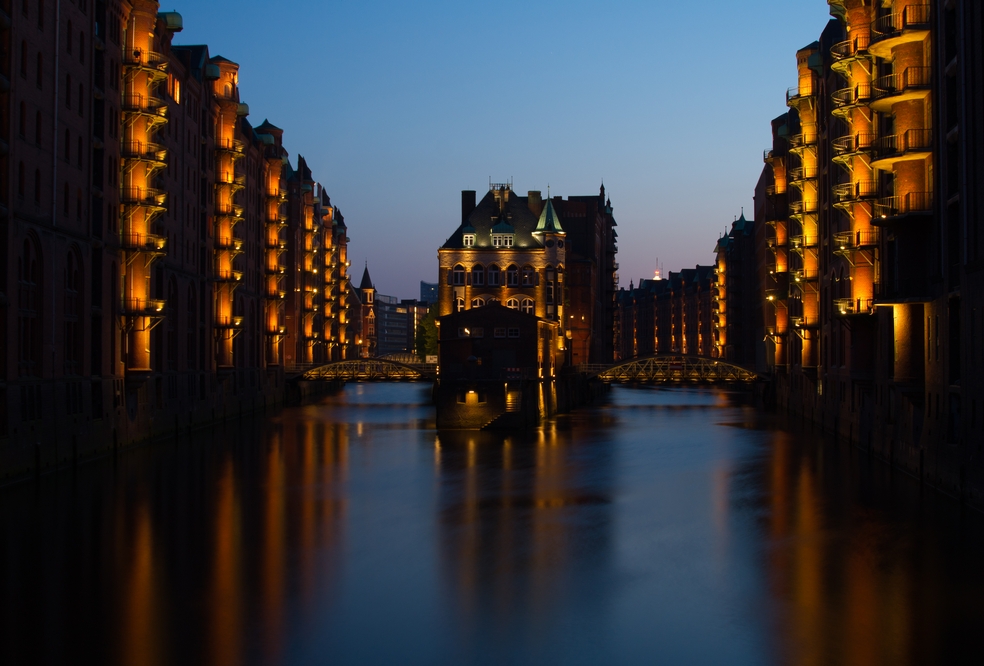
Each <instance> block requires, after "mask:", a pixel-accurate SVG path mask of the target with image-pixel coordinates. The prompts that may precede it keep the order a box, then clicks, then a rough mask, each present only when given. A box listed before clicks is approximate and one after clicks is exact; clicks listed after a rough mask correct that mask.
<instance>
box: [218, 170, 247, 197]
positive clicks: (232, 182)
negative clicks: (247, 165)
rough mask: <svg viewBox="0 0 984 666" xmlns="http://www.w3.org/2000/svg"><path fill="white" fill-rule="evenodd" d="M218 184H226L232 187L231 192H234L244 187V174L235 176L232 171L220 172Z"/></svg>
mask: <svg viewBox="0 0 984 666" xmlns="http://www.w3.org/2000/svg"><path fill="white" fill-rule="evenodd" d="M218 184H219V185H228V186H229V187H230V188H231V189H232V192H233V193H234V194H235V193H236V192H238V191H239V190H241V189H243V188H244V187H246V176H245V175H240V176H237V175H236V174H234V173H222V174H219V180H218Z"/></svg>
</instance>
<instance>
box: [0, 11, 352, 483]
mask: <svg viewBox="0 0 984 666" xmlns="http://www.w3.org/2000/svg"><path fill="white" fill-rule="evenodd" d="M159 9H160V8H159V6H158V3H157V2H154V1H153V0H131V1H130V2H118V1H116V0H94V1H91V2H60V3H50V2H45V3H38V2H25V3H14V5H11V3H9V2H4V3H0V10H2V11H3V18H4V20H3V21H0V26H2V29H0V36H2V39H3V40H4V44H5V45H7V46H9V47H10V48H7V49H4V51H3V54H4V58H6V59H0V60H2V62H0V65H2V66H3V67H5V68H6V69H3V72H2V74H3V76H4V77H6V79H5V80H6V82H7V83H9V85H4V86H0V88H2V90H3V92H2V93H0V95H3V97H4V100H5V102H6V106H5V107H4V114H3V115H2V118H3V122H2V123H0V125H2V127H0V134H2V137H0V138H2V139H3V141H4V145H3V147H4V148H5V149H4V150H2V151H0V153H2V155H0V167H2V173H0V176H2V177H0V196H2V199H0V204H2V205H0V243H2V245H0V251H2V252H3V269H2V270H0V350H2V353H0V476H4V475H8V474H18V473H23V472H24V471H26V470H27V469H31V468H34V467H38V466H40V467H46V466H49V465H52V464H56V463H58V462H61V461H64V460H65V458H66V456H76V455H78V456H85V455H88V454H90V453H94V452H97V451H100V450H104V449H106V448H107V447H112V446H120V445H124V444H126V443H129V442H133V441H137V440H140V439H144V438H148V437H152V436H155V435H160V434H164V433H173V432H175V431H178V430H181V429H185V428H188V427H193V426H195V425H198V424H201V423H204V422H207V421H211V420H213V419H215V418H221V417H222V416H223V415H226V414H233V413H239V412H240V411H242V410H247V409H254V408H258V407H262V406H263V405H266V404H273V403H274V402H276V401H278V400H281V399H282V396H283V384H284V382H283V371H284V366H285V364H286V360H287V359H286V358H285V356H286V355H287V353H286V352H290V351H292V350H289V349H285V340H284V338H285V335H286V333H287V327H288V321H289V320H288V316H289V314H290V313H289V312H288V311H287V308H286V301H287V298H286V297H287V288H286V281H287V278H288V277H289V275H290V271H289V270H288V268H289V266H288V264H286V263H285V257H284V254H286V253H287V252H288V251H290V250H291V246H292V244H293V243H302V244H303V243H306V242H308V240H309V239H308V238H307V237H302V236H300V235H298V236H297V238H296V240H295V239H294V238H292V237H291V236H290V235H289V234H288V233H287V231H288V229H287V226H288V225H287V220H288V208H289V204H290V199H289V196H288V194H289V192H288V189H289V185H290V178H291V176H292V175H294V174H293V172H292V171H291V170H290V168H289V165H288V163H287V153H286V151H285V150H284V148H283V144H282V135H283V132H282V131H281V130H279V129H278V128H276V127H274V126H273V125H271V124H269V123H263V124H262V125H260V126H259V127H256V128H254V127H252V126H251V125H250V123H249V122H248V121H247V119H246V117H247V115H248V112H249V110H248V107H247V106H246V105H245V104H244V103H243V102H242V100H241V99H240V97H239V87H238V77H239V66H238V65H237V64H236V63H234V62H231V61H229V60H227V59H225V58H222V57H213V56H211V55H210V54H209V52H208V48H207V47H206V46H179V45H175V44H172V39H173V37H174V36H175V34H176V33H178V32H180V31H181V29H182V19H181V16H180V15H178V14H177V13H175V12H160V11H159ZM298 189H299V188H298ZM317 195H318V196H319V197H320V200H319V201H318V202H317V205H315V202H313V201H309V203H310V204H311V211H312V214H313V213H314V212H315V211H317V212H318V214H320V216H321V217H320V220H319V225H320V226H318V230H319V231H320V232H322V233H321V237H320V238H319V239H318V240H317V243H315V241H314V240H313V239H312V240H311V242H310V243H309V245H311V246H314V245H315V244H317V247H318V248H319V250H320V249H321V248H324V251H322V252H321V255H320V256H321V257H322V258H319V261H320V263H319V264H317V266H318V268H319V269H322V271H321V272H320V273H319V278H318V279H319V280H320V283H318V284H317V285H316V286H317V289H318V306H319V308H320V309H321V311H320V313H319V316H320V317H322V318H321V319H319V320H317V322H315V323H316V324H317V325H320V326H321V327H322V328H321V329H320V330H319V331H317V332H319V333H320V335H321V336H326V337H327V339H328V340H329V344H328V345H322V346H321V351H320V352H319V353H320V354H321V356H314V358H326V357H327V356H328V355H329V354H338V355H341V356H344V354H346V353H351V350H350V351H346V349H347V348H348V349H350V347H347V346H346V343H347V342H349V338H348V336H349V332H348V330H347V316H346V313H347V310H348V308H347V307H344V306H343V305H339V306H338V307H337V309H336V306H335V305H334V302H333V304H332V306H331V307H330V308H328V307H324V306H322V305H321V302H322V301H327V300H329V299H335V300H336V301H337V302H339V303H341V304H347V303H348V300H347V299H346V298H344V296H346V294H347V272H346V270H345V267H346V265H347V257H346V244H347V240H348V239H347V237H346V233H345V226H344V220H343V219H342V217H341V214H340V213H339V212H338V210H337V209H336V208H333V207H331V205H330V202H329V200H328V198H327V195H326V194H324V192H323V190H321V189H320V188H319V189H318V190H317ZM301 247H304V246H303V245H301ZM294 250H295V255H299V253H298V252H297V248H296V247H295V248H294ZM312 265H313V263H312ZM304 284H305V285H307V282H305V283H304ZM312 337H313V336H312ZM322 339H325V337H322ZM332 343H333V344H332Z"/></svg>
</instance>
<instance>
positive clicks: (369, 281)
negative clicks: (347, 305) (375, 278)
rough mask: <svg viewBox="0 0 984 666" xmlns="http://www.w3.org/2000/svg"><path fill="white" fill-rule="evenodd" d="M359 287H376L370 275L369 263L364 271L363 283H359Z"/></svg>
mask: <svg viewBox="0 0 984 666" xmlns="http://www.w3.org/2000/svg"><path fill="white" fill-rule="evenodd" d="M359 289H375V287H373V286H372V278H371V277H369V264H368V263H367V264H366V269H365V270H364V271H362V283H361V284H359Z"/></svg>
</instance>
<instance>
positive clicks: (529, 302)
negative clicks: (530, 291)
mask: <svg viewBox="0 0 984 666" xmlns="http://www.w3.org/2000/svg"><path fill="white" fill-rule="evenodd" d="M520 310H522V311H523V312H525V313H526V314H533V310H534V307H533V299H532V298H524V299H523V304H522V306H520Z"/></svg>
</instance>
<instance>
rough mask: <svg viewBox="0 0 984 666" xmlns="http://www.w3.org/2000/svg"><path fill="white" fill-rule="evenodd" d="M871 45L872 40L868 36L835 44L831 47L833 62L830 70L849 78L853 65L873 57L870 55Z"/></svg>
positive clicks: (860, 36)
mask: <svg viewBox="0 0 984 666" xmlns="http://www.w3.org/2000/svg"><path fill="white" fill-rule="evenodd" d="M870 43H871V38H870V37H869V36H868V35H859V36H857V37H855V38H853V39H848V40H845V41H843V42H838V43H837V44H834V45H833V46H831V47H830V56H831V58H832V60H833V62H832V63H831V65H830V68H831V69H832V70H834V71H835V72H837V73H838V74H841V75H844V76H847V75H848V74H849V73H850V71H851V63H853V62H855V61H857V60H860V59H868V58H870V57H871V55H870V54H869V53H868V45H869V44H870Z"/></svg>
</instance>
